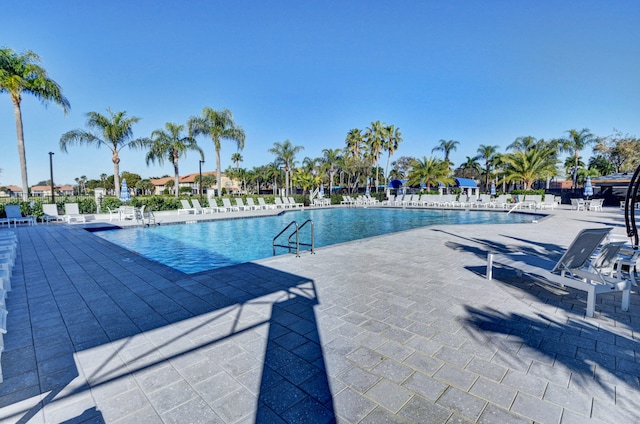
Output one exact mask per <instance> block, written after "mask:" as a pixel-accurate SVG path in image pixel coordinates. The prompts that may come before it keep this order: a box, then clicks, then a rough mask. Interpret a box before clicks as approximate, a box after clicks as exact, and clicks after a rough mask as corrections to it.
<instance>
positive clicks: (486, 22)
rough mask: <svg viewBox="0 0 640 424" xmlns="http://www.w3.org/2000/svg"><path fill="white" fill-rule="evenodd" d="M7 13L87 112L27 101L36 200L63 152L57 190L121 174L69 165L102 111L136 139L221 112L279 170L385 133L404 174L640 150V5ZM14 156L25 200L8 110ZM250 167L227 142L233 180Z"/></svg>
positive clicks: (193, 164)
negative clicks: (446, 149)
mask: <svg viewBox="0 0 640 424" xmlns="http://www.w3.org/2000/svg"><path fill="white" fill-rule="evenodd" d="M3 14H4V16H3V20H2V21H3V22H2V25H1V26H0V45H2V46H6V47H9V48H12V49H13V50H16V51H23V50H26V49H30V50H33V51H34V52H36V53H37V54H38V55H40V57H41V58H42V61H43V66H44V67H45V68H46V69H47V71H48V72H49V75H50V77H51V78H53V79H54V80H55V81H57V82H58V83H59V84H60V85H61V86H62V88H63V92H64V94H65V96H66V97H67V98H68V99H69V101H70V102H71V111H70V112H69V113H68V114H67V116H66V117H65V116H64V114H63V112H62V110H61V109H60V108H59V107H57V106H55V105H49V106H48V107H46V108H45V107H44V106H42V104H41V103H40V102H38V101H37V100H36V99H35V98H33V97H29V96H26V95H25V97H24V99H23V102H22V111H23V119H24V131H25V143H26V149H27V165H28V170H29V183H30V184H31V185H33V184H35V183H37V182H38V181H40V180H46V179H48V178H49V155H48V152H49V151H53V152H55V155H54V178H55V182H56V184H63V183H73V182H74V178H76V177H80V176H81V175H86V176H87V177H88V178H90V179H92V178H98V177H99V175H100V174H101V173H107V174H109V175H111V174H112V173H113V165H112V162H111V156H110V154H109V152H108V150H106V149H104V148H102V149H99V150H98V149H96V148H94V147H87V146H76V147H70V148H69V152H68V153H62V152H60V149H59V139H60V136H61V135H62V134H63V133H64V132H66V131H69V130H72V129H76V128H85V127H84V123H85V120H86V116H85V114H86V113H87V112H89V111H97V112H100V113H105V114H106V113H107V112H106V110H107V108H111V109H113V110H116V111H119V110H125V111H127V113H128V114H129V115H133V116H138V117H140V118H142V120H141V122H140V123H139V124H137V125H136V126H134V136H136V137H146V136H149V135H150V134H151V132H152V131H153V130H155V129H158V128H162V127H163V126H164V124H165V123H166V122H175V123H185V122H186V120H187V119H188V118H189V117H190V116H193V115H199V114H200V112H201V110H202V108H203V107H204V106H209V107H212V108H214V109H221V108H228V109H230V110H231V111H232V112H233V114H234V118H235V120H236V122H237V123H238V124H239V125H241V126H242V127H243V128H244V130H245V132H246V145H245V149H244V150H243V151H242V152H241V154H242V156H243V158H244V161H243V163H242V164H241V166H243V167H246V168H252V167H254V166H259V165H263V164H266V163H268V162H271V161H273V159H274V157H273V155H271V154H269V153H268V149H269V148H270V147H272V146H273V143H274V142H277V141H278V142H282V141H284V140H286V139H289V140H291V142H292V143H293V144H294V145H300V146H304V150H303V151H302V152H300V154H299V156H298V160H300V161H302V159H303V158H304V157H305V156H309V157H320V156H322V149H324V148H334V149H335V148H342V147H343V146H344V140H345V137H346V134H347V132H348V131H349V130H350V129H352V128H361V129H364V128H365V127H367V126H369V125H370V123H371V122H372V121H375V120H380V121H383V122H386V123H387V124H393V125H395V126H396V127H399V128H400V130H401V132H402V134H403V138H404V141H403V142H402V144H401V145H400V148H399V150H398V151H397V152H396V154H395V156H394V157H395V158H397V157H399V156H414V157H422V156H431V155H432V153H431V150H432V149H433V147H435V146H436V145H437V144H438V141H439V140H440V139H447V140H450V139H453V140H458V141H459V142H460V145H459V147H458V149H457V151H455V152H453V153H452V156H451V159H452V161H453V162H454V163H455V164H456V165H457V164H459V163H461V162H463V161H464V160H465V157H466V156H474V155H475V154H476V150H477V148H478V146H480V145H481V144H485V145H498V146H500V148H501V150H502V149H504V148H505V147H506V146H507V145H508V144H510V143H511V142H513V140H514V139H515V138H516V137H519V136H525V135H532V136H534V137H537V138H545V139H550V138H556V137H562V136H563V135H565V131H566V130H569V129H572V128H575V129H578V130H579V129H582V128H589V129H590V130H591V131H592V132H593V133H594V134H596V135H598V136H606V135H610V134H612V133H613V130H614V128H615V129H617V130H620V131H621V132H623V133H630V134H633V135H640V120H639V114H640V77H639V75H640V26H638V25H637V22H638V20H639V19H640V2H638V1H637V0H629V1H626V0H617V1H599V0H598V1H590V0H576V1H562V0H554V1H544V0H538V1H512V0H505V1H498V0H496V1H472V0H466V1H455V0H453V1H374V0H371V1H356V0H354V1H311V0H309V1H305V0H303V1H300V0H297V1H261V2H254V1H243V0H239V1H232V2H219V1H188V0H186V1H160V0H158V1H133V2H132V1H121V0H110V1H86V0H83V1H79V0H78V1H76V0H65V1H56V0H49V1H42V0H34V1H29V2H14V3H13V4H12V6H11V8H5V10H4V12H3ZM0 142H1V143H2V154H1V155H0V168H2V173H0V184H2V185H9V184H12V185H20V169H19V162H18V153H17V147H16V146H17V143H16V133H15V124H14V115H13V107H12V104H11V101H10V98H9V96H8V95H7V94H3V95H0ZM198 142H199V144H200V146H201V147H202V148H203V149H204V151H205V156H206V164H205V165H203V166H204V170H207V171H210V170H214V169H215V154H214V149H213V145H212V143H211V141H210V140H208V139H205V138H199V139H198ZM235 152H236V146H235V145H234V143H231V142H225V143H223V145H222V151H221V157H222V167H223V169H224V168H226V167H227V166H229V165H232V163H231V160H230V158H231V155H232V154H233V153H235ZM590 154H591V152H590V151H588V152H583V156H585V157H588V156H590ZM433 155H441V153H438V152H436V153H433ZM198 159H199V158H198V156H197V155H196V154H194V153H189V154H187V156H186V157H185V158H183V159H182V160H181V162H180V173H181V174H187V173H191V172H197V171H198ZM392 160H393V159H392ZM385 163H386V156H383V158H382V159H381V164H382V166H383V167H384V165H385ZM120 171H121V172H122V171H129V172H135V173H138V174H140V175H141V176H142V177H143V178H146V177H153V176H161V175H163V174H171V173H172V168H171V165H170V164H168V163H165V165H164V166H158V165H152V166H149V167H147V166H146V164H145V161H144V152H141V151H134V150H124V151H122V152H121V163H120Z"/></svg>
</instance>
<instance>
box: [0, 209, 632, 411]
mask: <svg viewBox="0 0 640 424" xmlns="http://www.w3.org/2000/svg"><path fill="white" fill-rule="evenodd" d="M183 219H184V216H183ZM532 221H533V219H532ZM536 221H537V222H532V223H530V224H512V225H500V226H492V225H465V226H437V227H430V228H423V229H418V230H412V231H406V232H402V233H397V234H393V235H387V236H380V237H375V238H372V239H367V240H360V241H356V242H352V243H345V244H342V245H337V246H333V247H328V248H322V249H318V251H317V254H315V255H310V254H303V256H302V257H300V258H295V257H294V256H290V255H284V256H278V257H274V258H268V259H265V260H261V261H257V262H255V263H249V264H244V265H239V266H234V267H228V268H223V269H219V270H212V271H207V272H202V273H198V274H191V275H187V274H183V273H180V272H178V271H175V270H173V269H170V268H168V267H165V266H163V265H161V264H158V263H156V262H153V261H150V260H147V259H145V258H143V257H141V256H138V255H136V254H133V253H131V252H129V251H126V250H124V249H122V248H120V247H117V246H115V245H112V244H110V243H108V242H106V241H104V240H102V239H100V238H98V237H96V236H95V235H93V234H91V233H90V232H88V231H85V230H84V229H83V228H82V226H81V225H66V224H51V225H37V226H35V227H19V228H17V229H16V230H14V229H12V230H14V231H15V232H16V233H17V235H18V237H19V245H18V247H19V254H18V259H17V265H16V267H15V269H14V274H13V278H12V286H13V290H12V291H11V292H10V293H9V297H8V299H7V308H8V310H9V317H8V332H7V334H6V335H5V336H4V346H5V347H4V349H5V350H4V352H3V353H2V371H3V375H4V382H3V383H1V384H0V421H1V422H12V423H15V422H19V423H63V422H66V423H84V422H93V423H100V422H107V423H141V422H144V423H153V422H166V423H169V422H176V423H184V422H190V423H197V422H202V423H210V422H221V423H222V422H224V423H251V422H260V423H278V422H290V423H329V422H340V423H379V422H416V423H453V422H477V423H505V422H509V423H514V422H523V423H525V422H529V423H530V422H534V421H535V422H540V423H565V424H569V423H582V422H610V423H635V422H639V421H640V409H639V408H638V407H637V399H638V395H639V394H640V392H639V386H638V384H639V383H638V377H640V356H639V355H640V347H639V346H638V340H637V337H638V335H637V334H636V330H639V322H640V300H639V299H638V296H637V293H633V294H632V300H631V309H630V311H629V312H622V311H620V301H621V299H620V295H619V294H617V295H603V296H599V297H598V299H597V305H596V316H595V317H594V318H589V319H586V318H585V317H584V313H585V295H584V293H583V292H578V291H574V290H571V289H567V290H563V289H560V288H552V287H548V286H544V285H541V284H536V283H535V282H533V281H532V280H529V279H526V278H518V277H517V276H516V274H515V272H513V271H510V270H506V269H501V268H499V267H498V268H496V270H495V273H494V280H492V281H487V280H486V279H485V278H484V272H485V260H486V253H487V252H488V251H489V250H501V249H505V250H514V249H520V250H527V251H532V250H535V251H538V252H543V253H545V254H549V255H553V256H559V255H560V253H561V252H562V250H563V249H564V248H565V247H566V246H567V245H568V244H569V243H570V242H571V240H572V239H573V238H574V236H575V235H576V234H577V232H578V231H579V230H580V229H582V228H587V227H597V226H603V225H606V226H613V227H614V233H616V234H618V235H621V236H622V235H624V220H623V217H622V214H620V213H619V212H618V211H612V210H606V209H605V211H604V212H576V211H569V210H556V211H553V212H552V213H551V214H550V216H549V217H547V218H544V219H536Z"/></svg>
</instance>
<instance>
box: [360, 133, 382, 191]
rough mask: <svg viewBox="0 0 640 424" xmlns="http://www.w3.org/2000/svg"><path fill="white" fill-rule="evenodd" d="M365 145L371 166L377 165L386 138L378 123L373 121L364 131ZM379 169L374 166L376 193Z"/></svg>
mask: <svg viewBox="0 0 640 424" xmlns="http://www.w3.org/2000/svg"><path fill="white" fill-rule="evenodd" d="M364 137H365V143H366V146H367V149H368V150H369V155H370V158H371V164H370V165H371V166H373V165H374V164H377V163H378V160H379V159H380V153H381V152H382V149H383V148H384V140H385V138H386V127H385V125H384V124H383V123H382V122H380V121H375V122H372V123H371V126H370V127H368V128H367V129H366V130H365V135H364ZM379 169H380V168H379V167H378V166H376V191H378V185H379V184H378V174H379Z"/></svg>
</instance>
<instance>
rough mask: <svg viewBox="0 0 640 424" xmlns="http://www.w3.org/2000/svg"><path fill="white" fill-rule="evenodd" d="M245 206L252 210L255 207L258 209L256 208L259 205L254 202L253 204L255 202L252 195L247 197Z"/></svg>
mask: <svg viewBox="0 0 640 424" xmlns="http://www.w3.org/2000/svg"><path fill="white" fill-rule="evenodd" d="M247 206H248V207H249V208H250V209H253V210H255V209H258V208H259V206H258V205H256V204H255V202H254V201H253V197H247Z"/></svg>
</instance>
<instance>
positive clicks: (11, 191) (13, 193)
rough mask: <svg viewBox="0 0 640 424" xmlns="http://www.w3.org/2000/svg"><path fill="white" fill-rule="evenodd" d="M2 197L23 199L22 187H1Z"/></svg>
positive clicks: (0, 193)
mask: <svg viewBox="0 0 640 424" xmlns="http://www.w3.org/2000/svg"><path fill="white" fill-rule="evenodd" d="M0 197H22V187H18V186H14V185H9V186H2V187H0Z"/></svg>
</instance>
